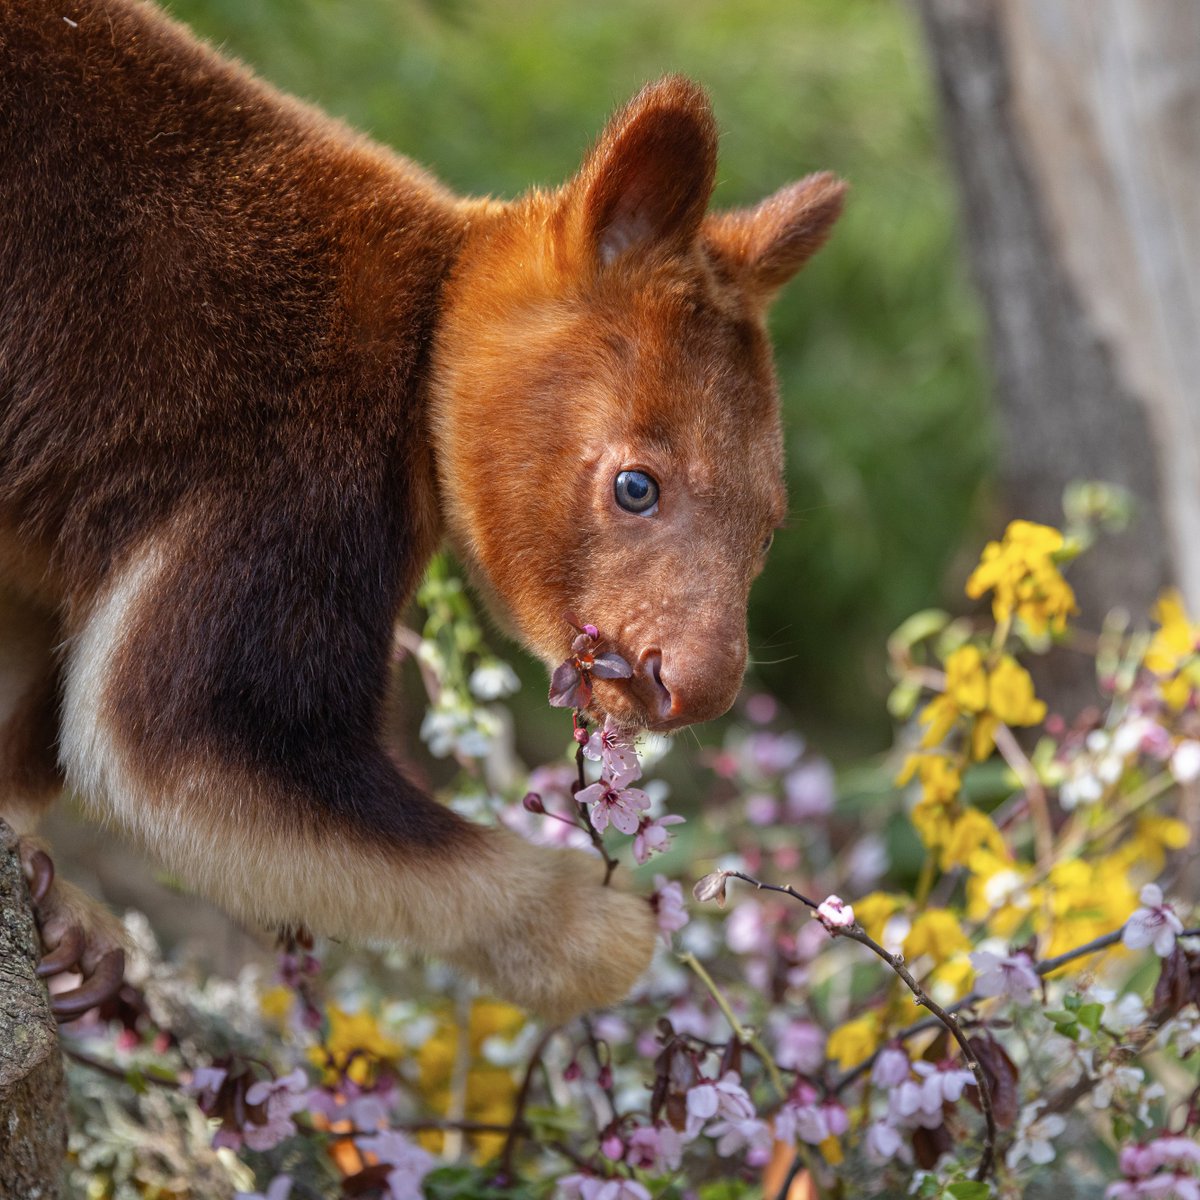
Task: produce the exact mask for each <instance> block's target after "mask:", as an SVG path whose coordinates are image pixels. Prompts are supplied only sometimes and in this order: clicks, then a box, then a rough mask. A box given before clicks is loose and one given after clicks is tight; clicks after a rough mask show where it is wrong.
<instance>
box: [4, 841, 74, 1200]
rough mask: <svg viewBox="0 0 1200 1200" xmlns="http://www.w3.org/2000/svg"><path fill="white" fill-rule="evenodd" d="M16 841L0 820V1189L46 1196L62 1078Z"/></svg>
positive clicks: (59, 1144)
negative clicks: (39, 971) (39, 976)
mask: <svg viewBox="0 0 1200 1200" xmlns="http://www.w3.org/2000/svg"><path fill="white" fill-rule="evenodd" d="M16 844H17V839H16V835H15V834H14V833H13V831H12V830H11V829H10V828H9V827H8V826H7V825H6V824H5V823H4V822H3V821H0V1196H3V1197H5V1200H51V1198H52V1197H55V1196H57V1195H58V1194H59V1186H60V1177H61V1175H62V1169H63V1159H64V1155H65V1154H66V1149H67V1111H66V1106H67V1092H66V1079H65V1076H64V1074H63V1062H62V1052H61V1051H60V1049H59V1043H58V1025H57V1023H56V1022H55V1020H54V1017H53V1016H52V1015H51V1013H50V1007H49V1001H48V997H47V995H46V985H45V984H44V983H43V982H42V981H41V980H40V979H39V978H38V977H37V975H36V974H35V972H34V968H35V967H36V966H37V962H38V958H39V957H40V954H41V944H40V942H39V940H38V934H37V928H36V926H35V925H34V921H33V912H32V910H31V908H30V904H29V892H28V889H27V888H26V886H25V879H24V877H23V875H22V874H21V865H20V862H19V861H18V859H17V855H16Z"/></svg>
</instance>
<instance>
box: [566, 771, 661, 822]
mask: <svg viewBox="0 0 1200 1200" xmlns="http://www.w3.org/2000/svg"><path fill="white" fill-rule="evenodd" d="M635 778H636V776H633V775H629V776H626V775H614V776H612V778H608V777H606V776H601V778H600V781H599V782H598V783H593V784H592V785H591V787H585V788H583V789H582V790H581V791H579V792H577V793H576V795H575V799H576V800H578V801H579V803H580V804H588V805H591V812H590V814H589V816H590V819H591V822H592V825H593V826H594V828H595V829H596V830H597V831H598V832H600V833H603V832H604V831H605V830H606V829H607V828H608V826H609V823H610V822H611V823H612V824H613V825H614V826H616V828H617V829H619V830H620V831H621V832H622V833H637V830H638V825H639V823H640V822H641V814H642V813H643V812H645V811H646V809H648V808H649V807H650V797H649V796H647V795H646V793H645V792H643V791H642V790H641V789H640V788H635V787H626V784H627V783H629V782H631V781H632V780H633V779H635Z"/></svg>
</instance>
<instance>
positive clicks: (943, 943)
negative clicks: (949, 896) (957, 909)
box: [904, 908, 971, 963]
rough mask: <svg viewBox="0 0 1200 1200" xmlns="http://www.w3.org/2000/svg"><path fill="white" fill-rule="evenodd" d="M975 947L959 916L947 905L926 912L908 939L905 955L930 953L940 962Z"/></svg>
mask: <svg viewBox="0 0 1200 1200" xmlns="http://www.w3.org/2000/svg"><path fill="white" fill-rule="evenodd" d="M970 949H971V943H970V941H968V940H967V935H966V934H965V933H963V931H962V927H961V926H960V925H959V923H958V918H957V917H955V915H954V914H953V913H952V912H950V910H949V909H946V908H931V909H929V910H928V911H927V912H923V913H922V914H921V915H920V916H919V917H917V919H916V920H915V921H913V924H912V928H911V929H910V930H909V931H908V937H906V938H905V939H904V957H905V958H908V959H913V958H919V957H920V956H921V955H922V954H928V955H929V956H930V957H931V958H932V959H933V960H934V962H936V963H944V962H947V961H948V960H949V959H951V958H953V957H954V955H956V954H964V953H966V952H967V951H968V950H970Z"/></svg>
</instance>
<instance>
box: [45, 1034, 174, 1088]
mask: <svg viewBox="0 0 1200 1200" xmlns="http://www.w3.org/2000/svg"><path fill="white" fill-rule="evenodd" d="M62 1048H63V1053H64V1054H65V1055H66V1056H67V1057H68V1058H69V1059H71V1060H72V1061H73V1062H77V1063H79V1065H80V1066H81V1067H87V1068H89V1069H90V1070H92V1071H99V1072H100V1074H101V1075H107V1076H108V1077H109V1078H110V1079H119V1080H120V1081H121V1082H122V1083H129V1082H130V1079H129V1077H130V1076H131V1075H136V1076H137V1078H138V1079H139V1080H143V1081H144V1082H146V1083H152V1084H154V1085H155V1087H162V1088H178V1087H179V1080H178V1079H175V1078H171V1079H164V1078H163V1077H162V1076H161V1075H154V1074H151V1073H147V1072H146V1071H145V1070H143V1069H142V1068H141V1067H128V1068H126V1067H119V1066H117V1064H116V1063H110V1062H105V1061H104V1060H103V1059H102V1058H93V1057H92V1056H91V1055H90V1054H87V1053H86V1052H85V1051H83V1050H79V1049H77V1048H76V1047H75V1046H72V1045H71V1044H70V1042H68V1041H67V1040H66V1039H65V1038H63V1039H62Z"/></svg>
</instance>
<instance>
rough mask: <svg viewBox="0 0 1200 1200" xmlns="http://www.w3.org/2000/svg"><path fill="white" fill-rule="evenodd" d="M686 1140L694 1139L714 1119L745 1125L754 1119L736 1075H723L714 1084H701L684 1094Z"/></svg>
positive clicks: (749, 1104) (751, 1101) (729, 1072)
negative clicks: (742, 1122)
mask: <svg viewBox="0 0 1200 1200" xmlns="http://www.w3.org/2000/svg"><path fill="white" fill-rule="evenodd" d="M686 1104H687V1137H688V1138H694V1137H695V1136H696V1135H697V1134H698V1133H699V1132H700V1129H701V1127H702V1126H703V1125H704V1123H705V1122H706V1121H708V1120H711V1119H712V1118H713V1117H720V1118H722V1119H724V1120H726V1121H734V1122H737V1121H748V1120H750V1119H751V1118H752V1117H753V1116H754V1101H753V1100H751V1099H750V1097H749V1095H748V1094H747V1092H746V1089H745V1088H744V1087H742V1084H741V1080H740V1079H739V1078H738V1075H737V1072H736V1071H726V1072H725V1074H724V1075H722V1076H721V1078H720V1079H718V1080H717V1081H716V1082H715V1083H714V1082H713V1081H712V1080H710V1079H704V1080H701V1081H700V1082H699V1083H698V1084H696V1085H695V1086H694V1087H691V1088H689V1089H688V1093H687V1100H686Z"/></svg>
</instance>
